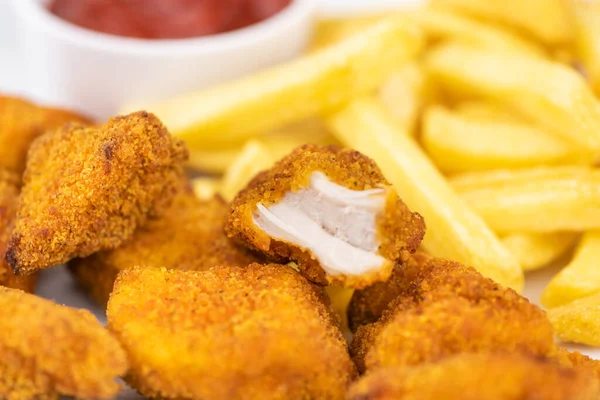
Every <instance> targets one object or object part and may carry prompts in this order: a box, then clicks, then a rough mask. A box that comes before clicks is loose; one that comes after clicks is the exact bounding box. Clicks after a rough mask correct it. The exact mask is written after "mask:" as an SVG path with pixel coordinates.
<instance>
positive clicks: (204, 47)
mask: <svg viewBox="0 0 600 400" xmlns="http://www.w3.org/2000/svg"><path fill="white" fill-rule="evenodd" d="M46 5H47V2H46V1H44V0H12V6H13V11H14V14H15V17H16V23H17V29H18V30H17V35H18V36H17V37H18V41H19V50H20V53H21V54H20V55H21V61H22V65H23V66H24V68H25V71H24V75H25V76H26V77H27V82H26V84H27V87H26V90H27V94H28V95H30V96H32V97H34V98H36V99H38V100H39V101H44V102H47V103H51V104H55V105H58V106H63V107H67V108H71V109H74V110H77V111H80V112H83V113H86V114H88V115H90V116H92V117H95V118H99V119H104V118H106V117H108V116H110V115H113V114H114V113H116V112H117V111H118V110H119V109H121V108H122V107H123V106H124V105H127V104H139V103H148V102H154V101H156V100H161V99H164V98H168V97H171V96H175V95H179V94H183V93H187V92H192V91H197V90H200V89H204V88H206V87H209V86H211V85H215V84H217V83H220V82H223V81H226V80H229V79H233V78H237V77H240V76H243V75H246V74H248V73H250V72H252V71H255V70H258V69H262V68H265V67H267V66H270V65H274V64H277V63H281V62H283V61H286V60H289V59H291V58H294V57H295V56H297V55H298V54H299V53H301V52H302V50H303V49H304V47H305V46H306V44H307V42H308V41H309V39H310V34H311V31H312V27H313V22H314V13H315V9H316V7H315V2H314V0H293V1H292V2H291V4H290V5H288V6H287V7H286V8H284V9H283V10H282V11H280V12H279V13H277V14H276V15H274V16H272V17H270V18H268V19H266V20H264V21H261V22H258V23H256V24H254V25H251V26H249V27H246V28H242V29H238V30H235V31H231V32H227V33H221V34H217V35H212V36H204V37H198V38H189V39H166V40H165V39H160V40H144V39H136V38H127V37H121V36H114V35H108V34H104V33H98V32H95V31H91V30H88V29H84V28H81V27H78V26H76V25H74V24H71V23H69V22H66V21H64V20H62V19H60V18H59V17H57V16H55V15H53V14H52V13H50V12H49V11H48V10H47V9H46Z"/></svg>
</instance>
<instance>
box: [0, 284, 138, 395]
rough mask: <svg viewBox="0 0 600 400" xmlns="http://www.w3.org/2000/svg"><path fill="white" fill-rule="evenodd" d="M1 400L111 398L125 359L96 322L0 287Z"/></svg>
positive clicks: (89, 316) (79, 312)
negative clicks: (64, 396) (57, 397)
mask: <svg viewBox="0 0 600 400" xmlns="http://www.w3.org/2000/svg"><path fill="white" fill-rule="evenodd" d="M0 309H1V310H2V318H0V354H2V357H0V398H2V399H5V398H14V399H25V398H55V397H56V395H57V394H58V393H60V394H63V395H69V396H75V397H77V398H88V399H91V398H111V397H113V396H114V395H116V394H117V393H118V391H119V389H120V387H119V385H118V384H117V383H115V381H114V380H115V378H117V377H118V376H121V375H123V374H124V373H125V372H126V370H127V366H128V363H127V358H126V354H125V352H124V351H123V349H122V348H121V346H120V345H119V343H118V342H117V341H116V340H115V339H114V338H113V337H112V336H111V335H110V333H109V332H108V331H107V330H106V329H104V327H103V326H102V325H100V323H99V322H98V321H97V320H96V318H95V317H94V316H93V315H92V314H91V313H89V312H88V311H85V310H76V309H72V308H69V307H65V306H61V305H58V304H55V303H52V302H51V301H48V300H44V299H41V298H39V297H36V296H33V295H30V294H27V293H24V292H22V291H20V290H15V289H9V288H3V287H0Z"/></svg>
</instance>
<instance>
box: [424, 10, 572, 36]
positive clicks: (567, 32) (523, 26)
mask: <svg viewBox="0 0 600 400" xmlns="http://www.w3.org/2000/svg"><path fill="white" fill-rule="evenodd" d="M430 4H432V5H433V6H434V7H441V8H445V9H450V10H452V11H454V12H460V13H465V14H469V15H472V16H476V17H479V18H481V19H483V20H484V21H495V22H500V23H503V24H506V25H508V26H511V27H514V28H517V29H519V30H522V31H525V32H527V33H528V34H530V35H533V36H534V37H536V38H538V39H539V40H540V41H542V42H544V43H545V44H550V45H555V44H560V43H566V42H568V41H569V40H570V39H571V36H572V32H571V27H570V24H569V21H568V18H567V17H566V15H565V8H564V6H563V4H562V0H485V1H482V0H431V2H430Z"/></svg>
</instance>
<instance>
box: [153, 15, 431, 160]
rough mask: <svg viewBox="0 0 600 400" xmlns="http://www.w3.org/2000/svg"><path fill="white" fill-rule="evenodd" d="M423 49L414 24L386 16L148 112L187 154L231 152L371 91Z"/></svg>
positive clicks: (155, 106) (163, 103)
mask: <svg viewBox="0 0 600 400" xmlns="http://www.w3.org/2000/svg"><path fill="white" fill-rule="evenodd" d="M422 45H423V41H422V36H421V32H420V30H419V29H418V28H417V27H416V26H415V25H414V24H411V23H409V22H407V21H406V19H405V18H390V19H386V20H383V21H380V22H378V23H376V24H374V25H372V26H370V27H369V28H367V29H365V30H363V31H361V32H360V33H359V34H357V35H353V36H352V37H350V38H348V39H346V40H343V41H341V42H339V43H337V44H334V45H332V46H329V47H327V48H324V49H322V50H321V51H318V52H315V53H313V54H311V55H307V56H304V57H302V58H300V59H298V60H295V61H292V62H290V63H288V64H285V65H280V66H277V67H274V68H271V69H269V70H266V71H264V72H260V73H257V74H255V75H252V76H249V77H247V78H243V79H241V80H238V81H234V82H231V83H227V84H224V85H221V86H218V87H215V88H213V89H208V90H206V91H203V92H200V93H192V94H189V95H186V96H182V97H179V98H174V99H171V100H168V101H165V102H162V103H159V104H155V105H150V106H149V107H147V109H148V110H151V111H153V112H154V113H155V114H156V115H158V116H159V117H160V118H161V119H162V121H163V122H164V123H165V125H166V126H168V128H169V130H170V131H171V133H173V134H174V135H176V136H178V137H179V138H181V139H183V140H185V142H186V144H187V145H188V147H190V148H191V149H193V150H209V149H218V148H224V147H230V146H231V143H232V142H239V141H240V140H246V139H249V138H251V137H254V136H255V135H259V134H261V133H262V134H266V133H267V132H269V131H272V130H273V129H275V128H277V127H280V126H285V125H286V124H289V123H292V122H294V121H299V120H303V119H305V118H307V117H310V116H314V115H318V114H320V113H325V112H329V111H332V110H333V109H335V108H336V107H339V106H341V105H343V104H345V103H347V102H348V101H350V100H352V99H353V98H355V97H356V96H359V95H361V94H366V93H369V92H371V91H372V90H374V89H375V88H377V87H378V86H379V85H380V84H381V83H382V82H383V81H384V79H386V78H387V77H388V75H389V74H390V73H391V72H392V71H394V70H395V69H397V68H398V67H399V66H401V65H402V64H403V63H405V62H407V61H409V60H410V59H411V58H413V57H414V56H416V55H417V53H418V52H419V51H420V49H421V48H422Z"/></svg>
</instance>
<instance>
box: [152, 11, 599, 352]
mask: <svg viewBox="0 0 600 400" xmlns="http://www.w3.org/2000/svg"><path fill="white" fill-rule="evenodd" d="M392 14H393V15H390V14H389V13H388V15H386V16H377V15H374V16H367V17H360V18H354V19H352V18H350V19H340V20H326V21H321V22H320V23H319V25H318V28H317V30H316V32H315V36H316V37H315V38H314V43H313V45H312V47H311V48H310V49H309V51H307V54H306V55H305V56H303V57H301V58H300V59H298V60H296V61H293V62H291V63H288V64H286V65H282V66H279V67H276V68H273V69H270V70H267V71H264V72H261V73H258V74H256V75H253V76H249V77H247V78H244V79H242V80H239V81H236V82H232V83H228V84H225V85H223V86H219V87H216V88H214V89H210V90H207V91H204V92H202V93H193V94H190V95H188V96H184V97H182V98H178V99H173V100H169V101H166V102H163V103H161V104H155V105H153V106H149V107H148V108H149V110H150V111H153V112H155V113H156V114H157V115H158V116H159V117H160V118H161V119H162V120H163V121H164V122H165V123H166V125H167V126H168V127H169V128H170V129H171V131H172V132H173V133H174V134H175V135H177V136H179V137H181V138H183V139H184V140H186V142H187V144H188V146H189V147H190V148H191V150H192V156H191V161H190V165H189V166H190V167H191V168H193V169H196V170H198V171H200V172H202V173H205V174H206V173H208V174H212V175H210V176H206V175H205V176H203V177H202V178H198V179H197V180H196V181H195V182H194V185H195V190H196V193H197V194H198V195H199V196H201V197H208V196H212V195H214V194H215V193H219V194H221V195H222V196H223V197H224V198H225V199H226V200H231V199H232V198H233V197H234V196H235V195H236V193H237V192H238V191H239V190H240V189H241V188H243V187H244V186H245V185H246V184H247V183H248V182H249V181H250V179H251V178H252V177H253V176H254V175H255V174H256V173H257V172H258V171H260V170H263V169H265V168H268V167H270V166H271V165H272V164H273V163H274V162H275V161H276V160H277V159H279V158H280V157H281V156H283V155H284V154H286V153H287V152H289V151H290V150H292V149H293V148H295V147H297V146H298V145H300V144H303V143H306V142H311V143H320V144H328V143H331V144H342V145H345V146H349V147H352V148H355V149H357V150H359V151H361V152H363V153H365V154H366V155H368V156H370V157H372V158H373V159H374V160H375V161H376V162H377V163H378V165H379V166H380V168H381V169H382V170H383V172H384V174H385V175H386V176H387V177H388V179H389V180H390V182H391V183H392V184H393V185H394V186H395V187H396V189H397V190H398V192H399V194H400V196H401V197H402V199H403V200H404V201H405V202H406V203H407V204H408V206H409V207H410V208H411V209H412V210H414V211H417V212H419V213H420V214H421V215H423V217H424V218H425V221H426V223H427V234H426V236H425V240H424V242H423V250H424V251H426V252H427V253H429V254H431V255H433V256H437V257H443V258H447V259H452V260H457V261H460V262H463V263H465V264H468V265H472V266H474V267H475V268H477V269H478V270H479V271H480V272H481V273H482V274H484V275H485V276H488V277H490V278H493V279H495V280H496V281H498V282H500V283H502V284H504V285H506V286H509V287H512V288H514V289H515V290H517V291H521V290H522V289H523V285H524V271H532V270H537V269H540V268H544V267H546V266H548V265H552V264H556V263H557V262H558V261H557V260H561V259H562V260H563V261H562V262H563V263H566V264H567V266H566V267H565V268H564V269H563V270H562V271H561V272H560V273H558V274H557V275H556V276H555V277H554V278H553V279H552V281H551V282H550V284H549V285H548V287H547V288H546V290H545V292H544V293H543V296H542V303H543V305H544V306H546V307H547V308H549V315H550V318H551V319H552V321H553V323H554V324H555V326H556V329H557V334H558V335H559V337H560V338H562V339H564V340H566V341H573V342H580V343H585V344H591V345H600V268H598V269H596V265H595V260H596V259H600V169H596V168H595V166H594V163H595V162H596V161H597V160H598V158H599V156H600V102H599V100H598V98H597V97H596V95H597V94H600V25H599V24H598V22H599V21H600V2H584V1H577V0H527V1H523V0H487V1H481V0H433V1H431V2H430V3H429V4H428V5H427V6H425V7H423V8H419V9H411V10H398V12H397V13H392ZM572 249H574V255H572V254H570V253H573V252H572V251H571V250H572ZM569 257H571V258H569ZM569 260H570V261H569ZM336 296H341V297H343V298H344V299H346V300H345V301H346V302H347V299H348V293H347V292H344V291H340V290H336ZM334 302H335V300H334Z"/></svg>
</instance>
